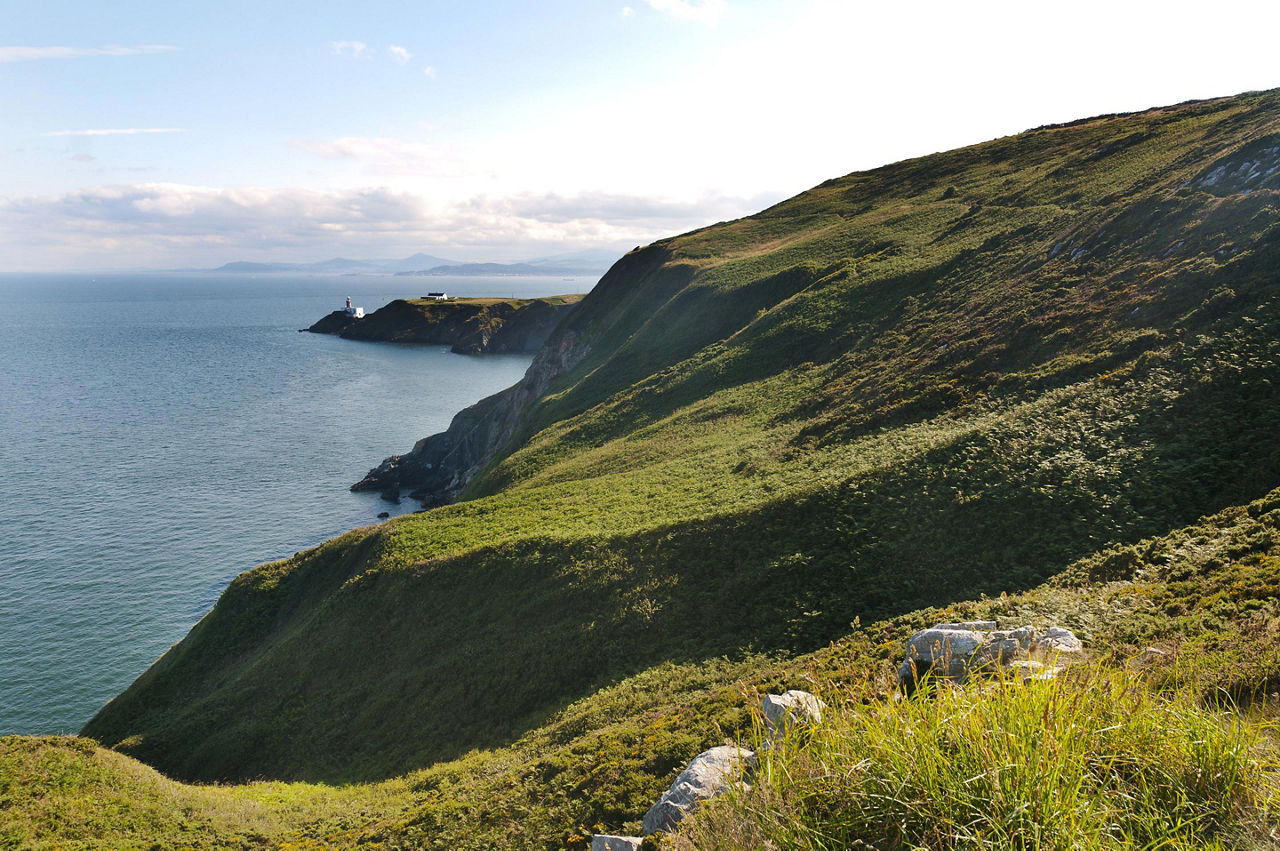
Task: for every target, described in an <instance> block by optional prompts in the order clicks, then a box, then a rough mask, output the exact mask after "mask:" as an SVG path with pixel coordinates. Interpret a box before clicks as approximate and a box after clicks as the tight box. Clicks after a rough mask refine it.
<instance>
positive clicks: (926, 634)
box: [907, 624, 985, 677]
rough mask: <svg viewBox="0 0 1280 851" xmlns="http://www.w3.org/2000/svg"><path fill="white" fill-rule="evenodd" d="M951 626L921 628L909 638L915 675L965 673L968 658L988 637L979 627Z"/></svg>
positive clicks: (909, 653)
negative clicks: (977, 628) (930, 672)
mask: <svg viewBox="0 0 1280 851" xmlns="http://www.w3.org/2000/svg"><path fill="white" fill-rule="evenodd" d="M951 626H952V624H943V625H942V626H938V627H934V628H933V629H922V630H920V631H919V632H917V633H916V634H915V635H913V636H911V638H909V639H907V660H908V661H910V662H913V663H914V669H915V670H914V673H915V676H917V677H919V676H922V675H924V674H925V673H926V672H929V671H932V672H934V673H935V674H937V675H938V676H943V677H961V676H964V672H965V671H966V670H967V669H968V666H969V658H970V657H971V656H973V654H974V652H975V651H977V649H978V648H979V647H981V646H982V643H983V641H984V640H985V636H983V634H982V633H981V632H978V631H976V630H972V629H951Z"/></svg>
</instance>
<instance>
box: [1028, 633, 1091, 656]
mask: <svg viewBox="0 0 1280 851" xmlns="http://www.w3.org/2000/svg"><path fill="white" fill-rule="evenodd" d="M1083 651H1084V644H1083V643H1081V641H1080V639H1079V638H1076V634H1075V633H1074V632H1072V631H1071V630H1069V629H1065V628H1063V627H1060V626H1051V627H1049V628H1048V629H1047V630H1045V631H1044V633H1043V634H1041V635H1040V636H1039V637H1037V638H1036V640H1035V641H1033V642H1032V644H1031V655H1032V657H1033V658H1036V659H1042V660H1043V659H1048V660H1053V659H1058V658H1060V657H1062V656H1064V655H1074V654H1077V653H1081V652H1083Z"/></svg>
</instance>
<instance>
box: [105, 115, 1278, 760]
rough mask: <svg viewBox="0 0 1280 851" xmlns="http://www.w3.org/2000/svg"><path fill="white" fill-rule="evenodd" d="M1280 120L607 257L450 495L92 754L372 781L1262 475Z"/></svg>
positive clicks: (1044, 149) (1043, 568)
mask: <svg viewBox="0 0 1280 851" xmlns="http://www.w3.org/2000/svg"><path fill="white" fill-rule="evenodd" d="M1278 165H1280V95H1277V94H1276V93H1263V94H1256V95H1247V96H1242V97H1238V98H1230V99H1223V100H1218V101H1212V102H1205V103H1196V104H1187V105H1182V106H1178V107H1171V108H1166V109H1158V110H1152V111H1149V112H1145V113H1141V114H1135V115H1128V116H1118V117H1109V118H1099V119H1092V120H1087V121H1081V122H1077V123H1074V124H1071V125H1066V126H1061V127H1052V128H1042V129H1038V130H1034V131H1030V132H1028V133H1024V134H1021V135H1019V136H1014V137H1009V138H1006V139H1000V140H996V141H993V142H989V143H985V144H982V145H977V146H974V147H971V148H966V149H963V150H959V151H954V152H950V153H946V154H939V155H935V156H931V157H925V158H922V159H918V160H911V161H907V162H903V163H898V164H895V165H892V166H886V167H885V168H881V169H877V170H875V171H871V172H866V173H860V174H854V175H850V176H848V177H844V178H840V179H837V180H833V181H829V182H828V183H825V184H823V185H821V186H819V187H817V188H815V189H813V190H811V191H809V192H806V193H804V194H802V195H799V196H797V197H796V198H794V199H792V200H790V201H786V202H784V203H782V204H779V205H777V206H775V207H773V208H770V209H769V210H766V211H764V212H762V213H760V214H759V215H756V216H752V217H750V218H747V219H742V220H739V221H736V222H730V223H726V224H721V225H717V226H714V227H711V228H707V229H705V230H701V231H697V232H694V233H691V234H686V235H684V236H680V237H676V238H673V239H669V240H664V241H662V242H660V243H656V244H655V245H652V246H649V247H647V248H645V249H641V250H637V251H635V252H632V253H631V254H629V255H627V256H626V257H624V258H623V259H622V260H621V261H620V262H619V264H618V265H617V266H615V268H614V269H613V270H612V271H611V272H610V274H609V275H607V276H606V277H605V279H604V280H603V281H602V282H601V284H600V285H599V286H597V288H596V289H595V290H594V291H593V292H592V293H591V294H589V295H588V296H587V297H586V298H585V299H584V300H583V301H582V302H581V303H580V304H579V305H578V306H577V307H576V308H574V310H573V311H572V312H571V313H570V314H569V315H568V316H567V317H566V319H565V320H564V322H563V323H562V324H561V326H560V327H559V328H558V330H557V331H556V332H555V333H554V334H553V335H552V338H551V339H550V341H549V342H548V344H547V345H548V346H556V345H561V344H565V341H566V340H569V339H570V336H571V335H572V339H574V340H576V341H577V343H576V344H579V345H580V346H581V347H583V350H585V352H586V355H585V357H584V358H582V359H581V360H580V361H579V362H578V363H577V365H576V366H575V367H574V368H573V369H571V370H570V371H568V372H567V373H565V374H564V375H561V376H560V377H559V378H558V379H557V380H556V381H555V382H554V383H553V384H552V385H551V387H550V389H549V390H548V392H547V393H546V394H545V395H544V396H543V397H542V398H541V399H539V400H538V401H536V402H535V403H534V404H532V405H531V406H529V407H528V408H526V409H525V410H524V412H523V414H522V416H521V420H520V422H519V425H518V428H517V431H516V435H515V437H514V438H513V439H512V440H511V442H510V443H509V444H508V445H507V446H506V448H505V449H504V450H503V451H502V452H501V453H500V454H499V456H498V457H497V458H495V459H494V460H493V461H492V462H491V463H490V464H489V466H488V467H487V468H486V469H485V471H484V472H483V473H482V474H481V475H480V476H479V477H478V478H477V479H476V480H474V481H473V482H472V484H471V485H470V487H469V489H468V492H467V494H466V497H467V499H465V500H464V501H462V502H459V503H457V504H455V505H451V506H447V507H444V508H440V509H436V510H433V511H431V512H428V513H425V514H422V515H416V516H410V517H404V518H397V519H395V520H392V521H390V522H388V523H386V524H383V525H381V526H378V527H373V528H369V529H364V530H358V531H356V532H353V533H351V534H349V535H346V536H344V537H342V538H339V539H336V540H334V541H331V542H329V543H328V544H326V545H324V546H322V547H320V548H318V549H315V550H312V551H309V552H306V553H303V554H300V555H298V556H296V557H294V558H292V559H288V560H286V561H282V562H277V563H274V564H269V565H264V566H262V567H260V568H258V569H256V570H254V571H251V572H249V573H246V574H244V575H242V576H240V577H239V578H237V579H236V580H235V582H233V583H232V585H231V587H230V588H229V589H228V590H227V592H226V593H225V594H224V596H223V598H222V599H221V600H220V602H219V603H218V605H217V606H216V607H215V609H214V610H213V611H212V612H211V613H210V614H209V615H208V616H207V617H206V618H205V619H204V620H202V621H201V623H200V624H199V625H197V626H196V627H195V629H194V630H193V631H192V632H191V634H190V635H189V636H188V637H187V638H186V639H185V640H184V641H183V642H181V643H180V644H178V645H176V646H175V647H174V648H173V649H172V650H171V651H170V652H169V653H167V654H166V655H165V656H164V657H163V658H162V659H160V660H159V661H158V662H157V663H156V664H155V666H153V667H152V669H151V670H149V671H148V672H147V673H146V674H144V675H143V676H142V677H141V678H139V680H138V681H137V682H136V683H135V684H134V685H133V686H132V687H131V688H130V689H129V690H128V691H126V692H125V693H124V694H122V695H121V696H119V697H118V698H116V699H115V700H114V701H112V702H111V703H110V704H108V705H107V706H106V707H105V708H104V709H103V710H102V712H100V713H99V715H98V716H97V717H96V718H95V719H94V720H93V721H92V722H91V723H90V724H89V725H88V726H87V727H86V730H85V732H86V733H87V734H88V735H91V736H94V737H95V738H98V739H100V740H101V741H102V742H104V743H106V744H109V745H111V746H113V747H116V748H117V749H119V750H121V751H123V752H125V753H129V754H132V755H136V756H137V757H139V758H141V759H143V760H144V761H146V762H148V763H150V764H152V765H154V766H157V767H158V768H160V769H162V770H164V771H165V772H168V773H170V774H172V775H174V776H176V777H180V778H186V779H198V780H224V779H246V778H257V777H264V776H265V777H271V778H280V779H293V780H311V781H318V780H328V781H351V780H373V779H381V778H386V777H390V776H394V775H398V774H401V773H403V772H406V771H409V770H411V769H414V768H418V767H422V766H427V765H430V764H432V763H434V762H436V761H438V760H443V759H450V758H453V757H457V756H460V755H462V754H464V753H466V752H467V751H469V750H470V749H472V748H477V747H480V748H492V747H498V746H504V745H507V744H509V743H510V742H512V741H515V740H517V739H519V737H520V736H521V735H522V734H525V733H527V732H528V731H531V730H536V729H538V727H539V726H540V725H541V724H542V723H543V722H544V721H545V720H546V719H547V718H548V717H550V716H551V715H552V714H553V713H555V712H556V711H558V710H560V709H562V708H563V707H565V706H566V705H568V704H570V703H572V702H573V701H576V700H579V699H581V698H583V697H585V696H587V695H590V694H591V693H592V692H594V691H595V690H597V689H599V688H601V687H603V686H607V685H609V684H611V683H616V682H618V681H620V680H622V679H624V678H626V677H628V676H631V675H633V674H637V673H639V672H643V671H645V670H646V669H649V668H651V667H652V666H655V665H662V664H665V663H679V664H697V663H699V662H702V661H703V660H707V659H713V658H718V657H720V656H727V657H729V658H731V659H738V658H741V657H742V656H743V655H744V654H747V653H751V652H765V653H780V654H795V653H803V652H806V651H811V650H813V649H815V648H819V647H823V646H825V645H826V644H827V643H828V642H829V641H831V640H833V639H836V638H839V637H840V636H842V635H844V634H845V633H846V632H847V631H848V625H849V623H850V622H851V621H852V620H854V619H855V618H860V619H861V620H862V622H864V623H870V622H872V621H873V620H877V619H883V618H892V617H895V616H898V615H902V614H904V613H907V612H911V611H914V610H918V609H921V608H922V607H927V606H937V605H945V604H948V603H952V602H955V601H960V600H967V599H975V598H977V597H979V596H980V595H981V594H988V595H992V596H995V595H998V594H1000V593H1001V592H1004V591H1009V592H1014V591H1018V590H1022V589H1026V588H1030V587H1032V586H1034V585H1036V584H1037V583H1039V582H1041V581H1042V580H1044V579H1045V578H1047V577H1049V576H1051V575H1053V574H1055V573H1058V572H1059V571H1061V570H1063V569H1064V568H1066V567H1067V566H1068V565H1069V564H1071V563H1072V562H1073V561H1075V560H1077V559H1079V558H1082V557H1085V556H1088V555H1089V554H1091V553H1095V552H1098V551H1100V550H1102V549H1104V548H1106V547H1108V546H1111V545H1120V544H1128V543H1132V542H1135V541H1138V540H1141V539H1143V538H1145V537H1149V536H1153V535H1160V534H1164V533H1165V532H1167V531H1168V530H1170V529H1173V528H1177V527H1179V526H1182V525H1185V524H1187V523H1190V522H1192V521H1194V520H1195V519H1196V518H1197V517H1199V516H1201V515H1202V514H1206V513H1209V512H1212V511H1215V510H1218V509H1220V508H1223V507H1225V506H1229V505H1238V504H1242V503H1245V502H1247V501H1248V500H1250V499H1254V498H1256V497H1259V496H1261V495H1262V494H1264V493H1266V492H1267V491H1268V490H1269V489H1271V488H1272V487H1274V486H1275V485H1276V484H1277V483H1280V447H1278V446H1277V444H1276V441H1275V438H1274V423H1275V421H1276V414H1277V413H1278V412H1280V386H1277V384H1276V382H1275V375H1276V372H1275V366H1276V363H1277V359H1278V358H1277V355H1278V354H1280V352H1278V347H1280V333H1278V332H1280V315H1277V307H1278V306H1280V305H1278V303H1277V295H1278V294H1280V293H1278V290H1277V286H1276V283H1277V280H1276V272H1275V270H1276V269H1277V268H1280V265H1278V264H1280V240H1278V239H1277V236H1278V235H1280V230H1278V229H1277V223H1280V209H1278V207H1277V200H1280V192H1278V191H1277V189H1276V187H1277V186H1280V170H1277V166H1278Z"/></svg>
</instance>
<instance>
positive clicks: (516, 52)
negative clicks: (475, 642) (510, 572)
mask: <svg viewBox="0 0 1280 851" xmlns="http://www.w3.org/2000/svg"><path fill="white" fill-rule="evenodd" d="M1276 6H1277V4H1263V3H1251V2H1250V3H1246V2H1232V0H1225V2H1219V3H1215V4H1212V5H1211V6H1209V5H1206V4H1181V5H1180V4H1178V3H1176V2H1166V3H1159V4H1156V3H1136V2H1134V3H1123V2H1119V0H1112V2H1108V3H1102V2H1092V0H1084V2H1077V3H1072V4H1049V3H1026V2H1017V3H1015V2H981V1H980V0H975V1H974V2H971V3H966V4H959V3H954V2H933V0H918V2H897V3H893V4H889V3H861V2H855V0H845V2H832V0H628V2H613V0H607V1H606V0H599V1H598V2H597V1H595V0H593V1H592V2H588V0H559V1H558V2H557V0H547V2H541V3H528V2H473V3H456V2H430V0H420V1H419V2H394V3H393V2H366V3H362V4H353V3H349V2H343V3H325V2H308V3H284V2H277V3H264V2H262V0H258V2H253V3H247V2H237V1H236V0H232V1H231V2H221V3H216V4H215V3H206V2H200V0H192V2H184V3H180V4H179V3H158V2H157V3H141V2H115V3H110V4H106V3H101V2H93V3H89V2H74V1H72V0H68V1H67V2H58V0H43V2H27V0H5V5H4V13H5V14H4V18H5V22H4V26H3V28H2V29H0V116H2V117H3V120H0V178H2V179H0V269H7V270H14V271H23V270H59V269H108V268H127V267H137V266H150V267H179V266H216V265H219V264H221V263H223V262H227V261H230V260H238V259H250V260H271V259H275V260H319V259H324V258H327V257H332V256H336V255H342V256H348V257H396V256H406V255H408V254H411V253H413V252H416V251H426V252H428V253H432V254H436V255H440V256H446V257H450V258H456V259H462V260H472V259H475V260H514V259H521V258H525V257H531V256H537V255H543V254H554V253H559V252H563V251H571V250H575V249H580V248H597V247H603V248H609V249H615V250H622V249H625V248H628V247H630V246H632V245H635V244H638V243H643V242H647V241H650V240H652V239H655V238H658V237H661V236H664V235H668V234H671V233H677V232H681V231H684V230H688V229H691V228H693V227H698V226H701V225H704V224H709V223H712V222H715V221H719V220H722V219H726V218H733V217H736V216H740V215H745V214H748V213H751V212H754V211H755V210H757V209H760V208H761V207H763V206H766V205H768V204H769V203H772V202H774V201H776V200H780V199H781V198H784V197H787V196H790V195H792V194H795V193H796V192H799V191H802V190H804V189H806V188H808V187H810V186H812V185H814V184H816V183H818V182H821V181H822V180H825V179H827V178H829V177H834V176H837V175H841V174H846V173H848V172H850V171H854V170H858V169H863V168H870V167H874V166H876V165H880V164H883V163H885V162H891V161H894V160H897V159H902V158H904V157H908V156H917V155H920V154H926V153H931V152H933V151H937V150H944V149H947V148H951V147H956V146H959V145H963V144H969V143H973V142H978V141H982V140H985V139H989V138H993V137H996V136H1000V135H1005V134H1008V133H1013V132H1018V131H1019V130H1022V129H1026V128H1028V127H1032V126H1036V125H1039V124H1044V123H1049V122H1054V121H1064V120H1070V119H1073V118H1077V117H1082V116H1085V115H1092V114H1098V113H1104V112H1114V111H1123V110H1131V109H1142V108H1145V107H1148V106H1155V105H1160V104H1164V103H1173V102H1178V101H1182V100H1187V99H1190V98H1200V97H1212V96H1217V95H1226V94H1234V93H1237V92H1240V91H1244V90H1249V89H1262V88H1271V87H1275V86H1280V63H1275V62H1273V61H1272V60H1271V58H1270V57H1271V53H1270V51H1267V50H1265V49H1262V48H1260V47H1258V46H1257V42H1256V39H1255V38H1254V36H1253V34H1258V33H1266V32H1274V31H1275V30H1276V25H1277V24H1280V9H1277V8H1276ZM1251 44H1252V45H1253V46H1252V47H1250V45H1251Z"/></svg>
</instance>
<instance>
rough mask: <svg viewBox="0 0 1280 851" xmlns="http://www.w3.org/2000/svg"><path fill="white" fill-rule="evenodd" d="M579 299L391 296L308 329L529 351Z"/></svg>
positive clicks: (467, 348)
mask: <svg viewBox="0 0 1280 851" xmlns="http://www.w3.org/2000/svg"><path fill="white" fill-rule="evenodd" d="M581 298H582V296H580V295H576V294H574V295H565V296H549V297H547V298H540V299H516V298H512V299H492V298H484V299H472V298H459V299H449V300H448V301H436V300H435V299H396V300H395V301H392V302H390V303H389V304H386V305H384V306H383V307H380V308H378V309H377V310H375V311H374V312H373V313H370V314H369V315H368V316H366V317H364V318H363V319H359V320H357V319H356V318H354V317H351V316H347V315H346V313H345V311H341V310H338V311H334V312H333V313H331V314H329V315H328V316H326V317H324V318H323V319H321V320H320V321H319V322H317V323H316V324H314V325H312V326H311V327H310V328H308V329H307V330H308V331H314V332H316V333H319V334H337V335H338V336H340V337H342V338H344V339H347V340H365V341H369V342H378V343H418V344H423V345H434V346H450V347H451V349H452V351H454V352H455V353H457V354H481V353H503V352H507V353H513V352H522V353H526V354H533V353H535V352H537V351H538V349H539V348H541V347H542V344H543V343H545V342H546V341H547V338H548V337H550V336H551V332H552V331H554V330H555V327H556V325H557V324H558V323H559V322H560V320H561V319H562V318H563V317H564V316H565V314H566V313H567V312H568V311H569V310H570V309H572V308H573V306H574V305H575V304H577V303H578V301H580V300H581Z"/></svg>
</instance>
